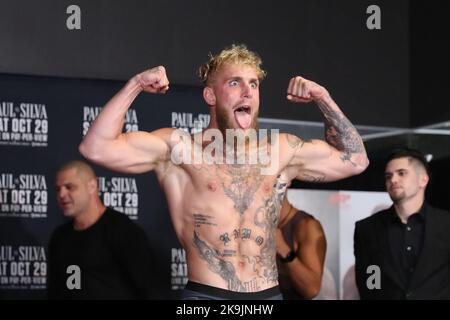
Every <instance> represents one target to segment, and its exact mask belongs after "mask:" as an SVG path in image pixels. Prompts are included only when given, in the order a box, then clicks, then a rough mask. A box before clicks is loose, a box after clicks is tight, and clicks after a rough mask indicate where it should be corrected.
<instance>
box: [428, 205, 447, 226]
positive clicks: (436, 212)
mask: <svg viewBox="0 0 450 320" xmlns="http://www.w3.org/2000/svg"><path fill="white" fill-rule="evenodd" d="M427 214H429V215H431V216H434V217H435V218H436V219H438V220H439V224H440V225H442V226H446V227H447V226H448V225H450V212H449V211H447V210H444V209H440V208H436V207H433V206H431V205H428V206H427Z"/></svg>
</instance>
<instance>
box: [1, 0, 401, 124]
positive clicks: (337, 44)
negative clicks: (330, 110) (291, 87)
mask: <svg viewBox="0 0 450 320" xmlns="http://www.w3.org/2000/svg"><path fill="white" fill-rule="evenodd" d="M71 4H77V5H79V6H80V8H81V30H72V31H71V30H68V29H67V27H66V19H67V17H68V16H69V15H68V14H66V8H67V7H68V6H69V5H71ZM371 4H377V5H379V6H380V8H381V22H382V24H381V26H382V29H381V30H368V29H367V27H366V20H367V17H368V14H367V13H366V9H367V7H368V6H369V5H371ZM408 8H409V3H408V1H407V0H396V1H387V0H378V1H368V0H347V1H337V0H314V1H313V0H299V1H288V0H277V1H275V0H270V1H257V0H248V1H240V2H230V1H224V0H218V1H207V0H193V1H182V0H164V1H163V0H152V1H148V0H127V1H124V0H121V1H108V0H96V1H88V0H78V1H75V2H74V1H69V0H60V1H52V0H39V1H24V0H2V1H1V2H0V12H1V13H2V17H1V19H0V39H1V40H0V72H3V73H21V74H28V75H29V74H32V75H50V76H62V77H77V78H100V79H119V80H125V79H128V78H129V77H130V76H132V75H133V74H135V73H137V72H139V71H141V70H143V69H145V68H148V67H150V66H154V65H160V64H162V65H165V66H166V67H167V69H168V73H169V76H170V79H171V81H172V83H176V84H189V85H192V84H194V85H199V82H198V81H197V79H196V77H195V72H196V68H197V67H198V66H199V65H200V64H201V63H203V61H204V60H206V58H207V54H208V52H209V51H212V52H217V51H218V50H219V49H221V48H222V47H224V46H227V45H229V44H231V43H233V42H243V43H246V44H248V45H249V47H250V48H252V49H254V50H255V51H257V52H259V53H260V54H261V56H262V57H263V60H264V66H265V68H266V69H267V70H268V78H267V80H266V81H265V82H264V83H263V87H262V109H261V116H263V117H272V118H284V119H298V120H313V121H321V120H322V117H321V114H320V113H319V112H318V110H317V108H315V107H312V106H298V105H292V104H289V103H288V102H287V101H286V100H285V95H284V92H285V90H286V87H287V84H288V81H289V79H290V77H292V76H294V75H302V76H305V77H306V78H310V79H312V80H315V81H316V82H318V83H320V84H323V85H324V86H325V87H327V88H328V89H329V91H330V92H331V94H332V95H333V96H334V97H335V99H336V100H337V102H338V103H339V104H340V106H341V107H342V108H343V109H344V111H345V112H346V113H347V114H348V116H349V118H350V119H352V120H353V121H354V122H356V123H358V124H365V125H382V126H398V127H407V126H408V125H409V121H410V118H409V81H408V78H409V74H408V68H409V53H408V50H409V36H408V35H409V33H408V30H409V25H408V21H409V9H408ZM386 115H388V116H386Z"/></svg>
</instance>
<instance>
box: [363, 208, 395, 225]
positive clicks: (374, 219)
mask: <svg viewBox="0 0 450 320" xmlns="http://www.w3.org/2000/svg"><path fill="white" fill-rule="evenodd" d="M391 210H392V207H391V208H387V209H385V210H381V211H378V212H376V213H374V214H372V215H370V216H368V217H366V218H364V219H361V220H359V221H356V222H355V226H356V228H370V227H372V226H373V224H374V223H377V222H378V221H380V220H382V219H383V218H384V217H385V216H387V215H389V213H390V211H391Z"/></svg>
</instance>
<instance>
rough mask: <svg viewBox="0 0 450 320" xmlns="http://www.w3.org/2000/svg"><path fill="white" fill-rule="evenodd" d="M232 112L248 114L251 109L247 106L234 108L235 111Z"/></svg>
mask: <svg viewBox="0 0 450 320" xmlns="http://www.w3.org/2000/svg"><path fill="white" fill-rule="evenodd" d="M234 111H240V112H247V113H250V111H251V108H250V107H249V106H242V107H239V108H236V110H234Z"/></svg>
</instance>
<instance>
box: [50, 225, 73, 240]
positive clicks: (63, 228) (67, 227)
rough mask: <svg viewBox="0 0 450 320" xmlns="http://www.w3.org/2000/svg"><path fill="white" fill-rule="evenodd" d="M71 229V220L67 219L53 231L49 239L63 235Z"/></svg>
mask: <svg viewBox="0 0 450 320" xmlns="http://www.w3.org/2000/svg"><path fill="white" fill-rule="evenodd" d="M71 230H72V221H68V222H66V223H64V224H62V225H60V226H58V227H56V229H55V230H54V231H53V233H52V235H51V239H55V238H60V237H63V236H64V235H65V234H67V233H68V232H70V231H71Z"/></svg>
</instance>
